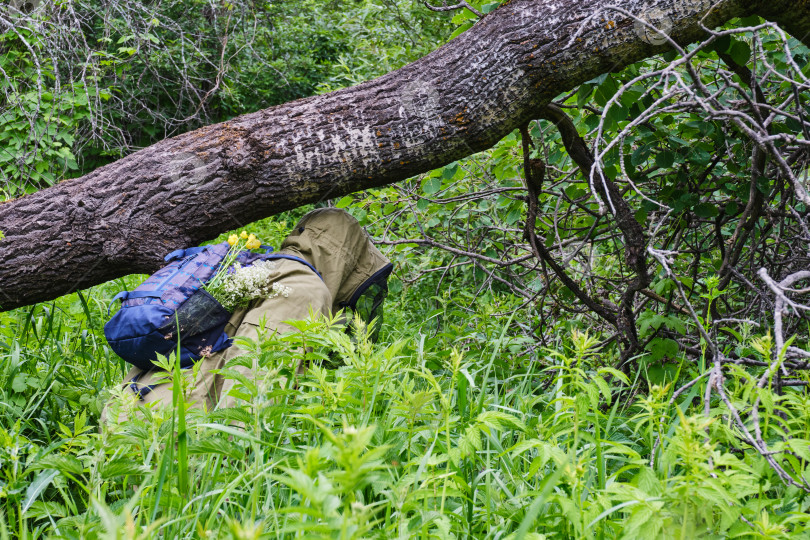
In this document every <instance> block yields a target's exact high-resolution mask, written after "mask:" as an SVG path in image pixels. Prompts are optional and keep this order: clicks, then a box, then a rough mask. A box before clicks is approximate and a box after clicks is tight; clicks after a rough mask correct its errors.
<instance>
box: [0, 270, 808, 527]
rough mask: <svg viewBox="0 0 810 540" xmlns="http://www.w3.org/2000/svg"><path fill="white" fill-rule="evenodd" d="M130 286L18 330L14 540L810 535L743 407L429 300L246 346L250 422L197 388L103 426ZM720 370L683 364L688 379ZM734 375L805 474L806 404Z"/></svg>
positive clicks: (793, 492)
mask: <svg viewBox="0 0 810 540" xmlns="http://www.w3.org/2000/svg"><path fill="white" fill-rule="evenodd" d="M131 280H132V281H133V283H134V282H136V281H137V280H138V278H135V277H133V278H131ZM121 285H130V286H131V285H132V284H127V283H124V284H108V285H106V286H102V287H98V288H96V289H94V290H92V291H89V292H88V293H87V294H84V295H82V296H79V295H73V296H71V297H65V298H63V299H60V300H59V301H57V302H55V303H53V304H49V305H47V306H45V305H41V306H38V307H35V308H28V309H23V310H18V311H15V312H11V313H6V314H2V315H0V317H2V319H0V321H2V322H1V323H0V332H2V335H3V338H2V339H3V343H2V345H1V346H2V349H0V354H2V355H3V357H4V358H3V362H2V368H1V369H0V404H2V407H3V408H4V414H3V415H2V416H0V475H1V476H0V509H1V510H0V537H8V538H43V537H56V538H153V537H162V538H324V537H327V538H361V537H362V538H366V537H376V538H392V537H397V538H405V537H408V538H409V537H417V538H544V537H545V538H701V537H705V538H796V537H802V536H806V535H807V534H808V533H807V527H808V526H807V522H808V517H810V516H809V515H808V512H807V507H808V499H807V496H806V494H805V493H804V492H803V491H801V490H800V489H798V488H796V487H789V486H787V485H785V483H784V482H782V481H781V480H780V479H779V478H778V477H777V476H776V474H775V473H774V472H773V471H772V470H771V468H770V467H769V465H768V464H767V462H766V460H765V459H764V458H763V457H762V456H760V455H759V454H758V453H757V452H756V451H754V450H752V449H751V448H750V447H748V446H747V445H745V444H744V443H742V442H741V441H740V439H739V438H738V437H737V433H736V431H735V428H733V427H732V424H731V423H730V422H729V419H728V411H727V409H726V407H725V405H724V404H723V403H722V401H719V400H716V399H713V400H712V401H711V403H710V410H709V414H708V415H705V414H704V411H703V404H702V401H701V400H702V396H703V388H702V387H701V385H700V384H695V385H694V386H693V387H691V388H690V389H689V390H687V391H686V392H683V393H682V394H681V395H679V396H678V397H677V398H676V399H674V400H672V396H673V392H674V391H675V390H676V388H677V387H678V384H677V382H675V381H664V382H663V383H662V384H658V385H654V384H652V383H651V382H650V381H649V380H648V379H647V378H646V376H645V375H644V374H643V373H639V374H638V376H637V377H635V378H634V379H633V380H630V379H628V378H627V377H626V376H625V375H624V374H623V373H620V372H618V371H616V370H613V369H611V368H610V367H608V366H609V365H610V360H611V357H608V356H606V355H605V353H603V352H601V351H599V350H598V349H597V345H598V343H599V341H600V340H599V339H598V338H599V336H595V335H589V334H588V333H587V332H585V331H584V330H581V329H577V328H576V326H577V325H576V324H569V325H567V326H566V327H563V326H561V327H560V334H559V336H558V338H559V340H558V343H557V344H556V345H555V346H554V348H553V349H535V351H534V353H532V354H530V355H523V356H521V355H520V351H523V350H525V349H526V343H525V338H522V337H519V335H518V334H517V333H516V332H515V331H514V328H513V322H514V321H512V320H510V318H509V317H493V316H492V313H491V310H492V306H491V305H486V306H483V305H482V306H480V307H476V306H471V307H470V310H469V311H466V312H464V313H463V314H462V313H457V314H454V313H453V310H452V309H451V308H450V303H449V302H448V301H447V300H446V299H442V298H437V299H435V306H436V309H433V310H432V313H433V315H432V316H429V314H426V313H422V312H420V309H422V308H418V307H416V306H417V304H416V303H415V302H414V298H412V297H411V296H410V295H411V294H415V293H414V292H413V291H410V292H409V290H407V289H406V290H405V291H404V292H403V293H402V294H401V295H400V296H399V297H398V298H396V297H395V298H393V299H392V302H391V306H390V308H389V309H388V317H389V318H388V321H387V322H386V325H385V327H384V332H383V336H382V340H381V341H380V343H378V344H372V343H370V342H369V341H368V340H367V339H365V338H361V339H359V340H358V341H356V342H355V341H353V340H352V339H350V338H349V336H348V335H347V334H346V333H344V332H343V330H342V329H340V328H338V327H336V326H335V324H334V322H333V321H327V320H310V321H302V322H299V323H296V328H297V331H296V332H294V333H291V334H287V335H283V336H264V338H263V339H261V340H260V341H258V342H250V341H242V342H241V344H240V346H241V347H242V348H243V349H245V350H246V351H247V355H246V356H245V357H243V358H241V359H236V360H235V361H237V362H247V361H251V362H252V361H253V359H256V360H257V361H258V363H259V365H260V366H261V370H260V376H259V377H257V378H256V379H255V380H246V379H245V380H242V381H241V382H239V383H238V384H237V385H236V388H235V391H236V392H238V395H239V396H241V397H242V398H244V401H243V403H242V404H241V405H240V406H238V407H234V408H232V409H224V410H216V411H213V412H210V413H203V412H201V411H199V410H197V409H195V408H191V407H190V406H189V405H190V404H189V403H187V402H186V401H185V399H184V396H183V393H182V392H177V393H176V394H175V399H174V406H173V407H169V408H166V409H153V410H150V409H146V408H142V410H140V412H139V413H138V414H136V415H135V418H133V419H132V420H129V421H127V422H125V423H122V424H110V425H104V426H101V427H99V413H100V410H101V406H102V404H103V401H104V399H106V395H107V393H106V392H107V390H106V389H108V388H115V386H116V385H117V383H118V382H119V381H120V379H121V376H122V372H123V370H124V369H125V366H124V365H122V364H121V362H120V361H119V360H117V359H116V358H115V357H113V356H112V355H111V353H110V352H109V351H108V348H107V346H106V344H105V342H104V341H103V337H102V334H101V333H100V331H101V326H102V324H103V321H104V320H105V317H106V306H105V305H104V303H105V302H104V300H106V299H107V298H109V297H111V296H112V294H114V291H115V290H117V289H118V288H120V286H121ZM420 294H421V293H420ZM504 302H506V300H504ZM425 309H428V308H425ZM462 315H463V317H462ZM361 335H362V332H361ZM748 339H750V341H751V343H748V344H741V345H748V346H751V347H754V348H757V347H758V348H759V349H761V352H762V357H763V359H766V358H768V357H769V354H770V352H769V350H768V349H767V340H763V339H762V338H761V337H759V338H758V337H756V336H752V337H751V338H748ZM302 343H305V344H306V345H307V348H306V349H305V348H303V347H301V345H302ZM169 362H170V363H171V359H170V360H169ZM300 362H305V363H307V364H308V365H309V369H308V371H307V372H306V373H305V374H303V375H296V368H297V366H298V365H299V363H300ZM169 366H170V364H167V367H169ZM698 371H699V367H698V366H695V365H692V364H690V363H688V362H686V361H685V360H681V361H680V368H679V375H678V377H679V379H680V380H682V381H685V380H689V379H690V378H691V377H694V376H695V375H697V374H699V373H698ZM726 373H727V376H728V378H729V382H728V383H727V392H728V394H729V396H730V398H731V399H732V400H733V402H734V404H735V406H736V407H737V408H738V409H740V410H741V411H747V408H750V407H751V405H752V404H753V403H754V402H755V400H756V398H757V397H759V399H760V401H761V403H762V405H761V409H760V416H761V424H762V426H763V430H764V433H763V437H765V438H766V440H767V441H768V442H769V443H770V444H771V446H772V448H774V449H776V450H777V451H779V454H778V455H777V458H778V459H779V460H780V463H781V464H782V465H783V467H785V468H786V469H787V470H788V471H789V472H790V473H791V474H792V475H794V477H795V478H797V479H800V478H802V477H804V476H805V475H806V467H807V461H808V460H809V459H810V450H808V449H809V448H810V442H808V441H809V440H810V414H809V413H808V404H809V403H808V401H810V400H809V399H808V396H807V394H806V391H805V390H804V389H786V390H785V391H784V393H783V394H782V395H778V394H777V393H776V392H774V391H773V390H772V389H770V388H764V389H758V388H756V387H755V385H754V384H753V382H752V381H753V380H754V379H752V378H751V377H750V376H748V373H750V372H749V371H746V370H745V369H742V368H738V367H736V366H735V367H730V368H729V369H728V370H727V371H726ZM113 391H115V390H113Z"/></svg>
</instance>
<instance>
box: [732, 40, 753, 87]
mask: <svg viewBox="0 0 810 540" xmlns="http://www.w3.org/2000/svg"><path fill="white" fill-rule="evenodd" d="M728 54H729V56H731V57H732V58H733V59H734V61H735V62H737V63H738V64H740V65H741V66H744V65H746V64H747V63H748V61H749V60H750V59H751V46H750V45H748V43H746V42H744V41H740V40H737V39H735V40H733V41H732V43H731V46H730V47H729V49H728ZM744 82H746V83H747V82H748V81H744Z"/></svg>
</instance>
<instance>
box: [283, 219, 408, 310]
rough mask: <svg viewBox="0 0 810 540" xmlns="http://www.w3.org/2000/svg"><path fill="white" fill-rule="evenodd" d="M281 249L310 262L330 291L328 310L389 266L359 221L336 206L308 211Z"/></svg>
mask: <svg viewBox="0 0 810 540" xmlns="http://www.w3.org/2000/svg"><path fill="white" fill-rule="evenodd" d="M280 251H281V252H282V253H287V254H290V255H295V256H297V257H301V258H302V259H304V260H306V261H307V262H309V263H310V264H312V266H314V267H315V268H316V269H317V270H318V272H320V274H321V276H322V277H323V280H324V283H325V284H326V287H327V288H328V289H329V292H330V293H331V294H332V312H333V313H334V312H337V311H338V310H340V309H342V308H343V307H345V306H347V305H348V304H349V303H350V301H351V300H352V299H353V298H355V297H356V295H357V294H359V293H362V292H363V289H364V288H365V285H366V284H367V283H368V282H370V281H372V278H377V277H379V276H380V275H381V274H385V276H386V277H387V275H388V274H389V273H390V272H391V269H392V268H393V266H392V265H391V263H390V261H389V260H388V259H386V258H385V256H384V255H383V254H382V253H380V251H379V250H378V249H377V248H376V247H374V244H372V243H371V238H369V236H368V234H367V233H366V231H365V230H364V229H363V227H361V226H360V223H358V222H357V220H356V219H355V218H354V217H353V216H351V215H350V214H349V213H348V212H346V211H344V210H341V209H338V208H317V209H315V210H312V211H311V212H308V213H307V214H306V215H304V217H302V218H301V221H299V222H298V224H297V225H296V226H295V230H293V232H291V233H290V235H289V236H287V238H286V239H285V240H284V242H283V243H282V244H281V250H280Z"/></svg>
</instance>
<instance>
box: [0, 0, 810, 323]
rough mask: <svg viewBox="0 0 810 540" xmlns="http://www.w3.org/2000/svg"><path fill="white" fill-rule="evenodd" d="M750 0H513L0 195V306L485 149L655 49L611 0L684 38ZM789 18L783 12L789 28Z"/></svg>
mask: <svg viewBox="0 0 810 540" xmlns="http://www.w3.org/2000/svg"><path fill="white" fill-rule="evenodd" d="M759 3H760V0H756V1H755V0H719V1H716V2H712V1H710V0H655V1H640V0H615V1H614V2H613V3H612V4H611V2H609V1H606V0H544V1H541V0H514V1H512V2H510V3H508V4H506V5H505V6H503V7H501V8H499V9H498V10H496V11H494V12H492V13H490V14H488V15H487V16H486V17H484V18H483V19H481V20H480V21H478V22H477V23H476V24H475V26H474V27H473V28H471V29H470V30H468V31H467V32H465V33H463V34H461V35H460V36H459V37H457V38H456V39H454V40H452V41H451V42H449V43H448V44H446V45H445V46H443V47H441V48H440V49H438V50H437V51H435V52H433V53H431V54H429V55H428V56H426V57H424V58H422V59H421V60H419V61H417V62H414V63H413V64H410V65H407V66H405V67H403V68H402V69H399V70H397V71H394V72H392V73H389V74H387V75H385V76H383V77H380V78H378V79H374V80H372V81H368V82H366V83H363V84H360V85H358V86H355V87H352V88H347V89H344V90H340V91H337V92H333V93H330V94H325V95H322V96H315V97H311V98H307V99H302V100H298V101H294V102H291V103H287V104H284V105H280V106H277V107H272V108H269V109H265V110H262V111H258V112H256V113H251V114H247V115H244V116H241V117H238V118H236V119H234V120H231V121H228V122H224V123H221V124H217V125H213V126H208V127H205V128H202V129H198V130H196V131H192V132H189V133H186V134H184V135H180V136H177V137H174V138H171V139H167V140H165V141H162V142H160V143H158V144H155V145H153V146H150V147H148V148H145V149H143V150H141V151H139V152H136V153H134V154H132V155H130V156H127V157H125V158H123V159H121V160H119V161H116V162H115V163H111V164H109V165H106V166H104V167H101V168H99V169H97V170H95V171H93V172H92V173H90V174H87V175H85V176H83V177H81V178H77V179H74V180H68V181H65V182H62V183H60V184H58V185H56V186H54V187H51V188H49V189H46V190H43V191H40V192H38V193H34V194H32V195H29V196H26V197H23V198H21V199H18V200H14V201H9V202H5V203H3V204H0V231H2V233H3V234H4V235H5V239H3V240H2V241H0V309H11V308H14V307H18V306H23V305H26V304H31V303H34V302H39V301H44V300H49V299H52V298H55V297H58V296H60V295H63V294H66V293H68V292H71V291H74V290H77V289H81V288H85V287H89V286H91V285H95V284H98V283H102V282H104V281H107V280H109V279H112V278H116V277H119V276H122V275H125V274H129V273H133V272H152V271H154V270H155V269H156V268H158V267H159V266H160V265H161V263H162V256H163V255H164V254H165V253H167V252H168V251H171V250H173V249H175V248H178V247H182V246H189V245H195V244H198V243H199V242H201V241H203V240H207V239H210V238H212V237H214V236H216V235H217V234H218V233H220V232H221V231H223V230H227V229H230V228H235V227H241V226H243V225H245V224H247V223H249V222H251V221H255V220H257V219H260V218H263V217H266V216H270V215H273V214H277V213H279V212H282V211H284V210H288V209H290V208H295V207H298V206H301V205H303V204H306V203H311V202H316V201H319V200H323V199H326V198H334V197H339V196H342V195H345V194H347V193H352V192H355V191H358V190H363V189H367V188H371V187H376V186H382V185H385V184H390V183H392V182H397V181H400V180H403V179H405V178H408V177H411V176H413V175H415V174H418V173H421V172H425V171H428V170H430V169H433V168H436V167H440V166H442V165H445V164H447V163H450V162H452V161H454V160H456V159H459V158H461V157H464V156H467V155H469V154H472V153H474V152H477V151H480V150H484V149H486V148H489V147H490V146H492V145H493V144H495V143H496V142H497V141H498V140H500V139H501V138H502V137H504V136H505V135H506V134H508V133H509V132H510V131H512V130H513V129H515V128H516V127H518V126H519V125H520V124H521V123H523V122H525V121H526V119H528V118H534V117H537V113H538V111H539V110H540V109H541V108H542V107H543V106H544V105H546V104H547V103H548V102H549V101H550V100H551V99H553V98H554V97H555V96H557V95H558V94H560V93H561V92H564V91H567V90H569V89H571V88H574V87H576V86H577V85H579V84H581V83H582V82H584V81H587V80H589V79H592V78H593V77H595V76H597V75H599V74H601V73H605V72H608V71H615V70H619V69H621V68H623V67H624V66H626V65H628V64H630V63H632V62H636V61H639V60H642V59H644V58H647V57H649V56H652V55H654V54H657V53H660V52H662V51H664V50H666V49H667V48H668V45H667V44H659V45H653V44H651V43H649V41H653V42H654V43H660V41H662V40H655V39H654V40H650V39H649V38H648V36H649V35H650V34H649V32H645V30H646V29H645V27H644V25H643V24H639V23H638V21H637V20H634V18H632V17H629V16H627V15H626V14H622V13H621V12H620V11H617V10H616V9H615V7H618V8H619V9H620V10H623V11H625V12H628V13H633V14H637V15H639V16H642V17H648V16H650V15H656V14H658V15H660V14H664V15H665V16H666V17H667V18H668V19H669V21H668V24H667V25H666V26H668V27H670V28H671V36H672V38H673V39H674V40H675V41H677V42H678V43H680V44H686V43H690V42H694V41H696V40H699V39H700V38H701V37H704V34H703V31H702V29H701V26H700V24H699V21H700V20H701V19H703V23H704V24H705V25H706V26H708V27H715V26H717V25H720V24H722V23H724V22H726V21H727V20H729V19H730V18H731V17H735V16H741V15H747V14H749V13H753V12H754V11H756V9H755V8H757V7H758V4H759ZM778 3H779V2H778V1H777V0H772V1H770V2H769V4H768V5H769V6H770V7H771V8H772V7H773V6H774V5H776V4H778ZM807 4H808V1H807V0H799V1H798V2H796V1H795V0H793V3H791V4H790V6H791V7H790V10H791V11H792V10H795V9H797V6H799V9H804V10H805V11H810V10H809V9H808V8H807ZM786 5H787V4H786ZM611 6H614V7H611ZM769 13H770V14H772V12H769ZM772 15H773V14H772ZM773 16H776V15H773ZM806 19H807V17H805V20H806ZM656 20H657V19H656ZM801 20H802V19H801V18H800V17H795V18H792V19H791V20H790V24H793V25H794V26H795V27H796V28H793V30H792V31H793V32H796V33H799V32H800V31H802V30H803V27H801V25H800V24H799V22H796V21H800V22H801ZM797 25H798V26H797ZM797 37H798V36H797Z"/></svg>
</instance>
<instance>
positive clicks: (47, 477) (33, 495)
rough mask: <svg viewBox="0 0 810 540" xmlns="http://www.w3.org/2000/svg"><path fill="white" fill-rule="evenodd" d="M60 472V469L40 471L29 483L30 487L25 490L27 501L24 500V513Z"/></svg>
mask: <svg viewBox="0 0 810 540" xmlns="http://www.w3.org/2000/svg"><path fill="white" fill-rule="evenodd" d="M58 474H59V471H57V470H56V469H46V470H44V471H42V472H40V473H39V474H38V475H37V477H36V478H34V481H33V482H31V483H30V484H29V485H28V489H26V490H25V501H23V507H22V513H23V514H24V513H25V512H26V511H27V510H28V509H29V508H31V505H32V504H34V501H36V500H37V497H39V495H40V493H42V492H43V491H45V490H46V489H47V488H48V486H49V485H51V482H52V481H53V479H54V478H56V476H57V475H58Z"/></svg>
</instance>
